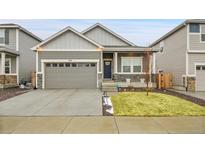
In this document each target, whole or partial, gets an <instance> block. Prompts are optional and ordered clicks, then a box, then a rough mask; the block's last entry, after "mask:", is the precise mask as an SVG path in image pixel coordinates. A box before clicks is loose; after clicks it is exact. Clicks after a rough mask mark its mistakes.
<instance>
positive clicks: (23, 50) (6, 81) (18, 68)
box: [0, 24, 41, 88]
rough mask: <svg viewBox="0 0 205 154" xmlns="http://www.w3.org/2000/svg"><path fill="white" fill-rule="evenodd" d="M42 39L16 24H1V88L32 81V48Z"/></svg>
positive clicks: (33, 68)
mask: <svg viewBox="0 0 205 154" xmlns="http://www.w3.org/2000/svg"><path fill="white" fill-rule="evenodd" d="M40 42H41V39H40V38H39V37H37V36H35V35H34V34H32V33H31V32H29V31H27V30H26V29H25V28H23V27H21V26H19V25H16V24H0V88H7V87H14V86H17V85H18V84H19V82H21V81H27V82H30V81H31V72H32V71H35V53H34V52H33V51H32V50H31V49H30V48H31V47H33V46H34V45H37V44H38V43H40Z"/></svg>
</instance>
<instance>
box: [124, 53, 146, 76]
mask: <svg viewBox="0 0 205 154" xmlns="http://www.w3.org/2000/svg"><path fill="white" fill-rule="evenodd" d="M135 58H137V59H140V61H141V70H140V72H134V69H133V67H134V65H133V59H135ZM123 59H130V60H131V63H130V67H131V68H130V72H124V71H123ZM142 70H143V57H142V56H139V57H121V73H123V74H142V73H143V71H142Z"/></svg>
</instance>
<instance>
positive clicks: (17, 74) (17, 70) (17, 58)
mask: <svg viewBox="0 0 205 154" xmlns="http://www.w3.org/2000/svg"><path fill="white" fill-rule="evenodd" d="M16 82H17V84H19V56H16Z"/></svg>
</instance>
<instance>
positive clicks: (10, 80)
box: [0, 74, 17, 88]
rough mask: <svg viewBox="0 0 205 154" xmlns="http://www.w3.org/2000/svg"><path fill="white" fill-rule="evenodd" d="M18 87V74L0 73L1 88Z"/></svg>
mask: <svg viewBox="0 0 205 154" xmlns="http://www.w3.org/2000/svg"><path fill="white" fill-rule="evenodd" d="M11 87H17V76H16V75H9V74H8V75H0V88H11Z"/></svg>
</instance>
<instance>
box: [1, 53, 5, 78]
mask: <svg viewBox="0 0 205 154" xmlns="http://www.w3.org/2000/svg"><path fill="white" fill-rule="evenodd" d="M5 57H6V54H5V53H4V52H2V53H1V74H5Z"/></svg>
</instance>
